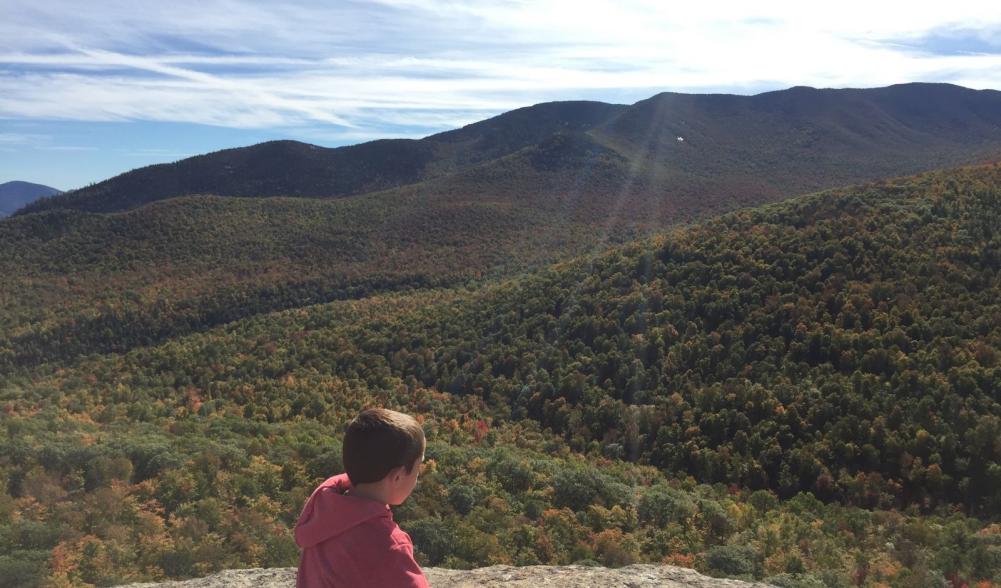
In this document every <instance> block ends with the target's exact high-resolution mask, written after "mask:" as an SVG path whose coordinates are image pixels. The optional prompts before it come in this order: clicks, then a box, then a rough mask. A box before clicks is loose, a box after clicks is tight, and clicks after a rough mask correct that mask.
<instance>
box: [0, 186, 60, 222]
mask: <svg viewBox="0 0 1001 588" xmlns="http://www.w3.org/2000/svg"><path fill="white" fill-rule="evenodd" d="M61 193H62V191H60V190H57V189H55V188H50V187H49V186H43V185H42V184H32V183H31V182H18V181H15V182H5V183H3V184H0V218H3V217H5V216H8V215H11V214H14V212H15V211H16V210H18V209H19V208H22V207H24V206H26V205H28V204H30V203H32V202H34V201H36V200H38V199H39V198H44V197H46V196H53V195H55V194H61Z"/></svg>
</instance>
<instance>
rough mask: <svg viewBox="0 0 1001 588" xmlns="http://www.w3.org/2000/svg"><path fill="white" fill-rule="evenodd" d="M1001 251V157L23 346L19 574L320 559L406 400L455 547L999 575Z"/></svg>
mask: <svg viewBox="0 0 1001 588" xmlns="http://www.w3.org/2000/svg"><path fill="white" fill-rule="evenodd" d="M219 200H226V199H219ZM163 204H164V205H168V204H169V203H163ZM35 216H36V215H29V216H25V217H24V219H23V220H28V219H30V218H33V217H35ZM38 216H40V215H38ZM102 218H103V217H102ZM999 269H1001V167H999V166H997V165H992V166H985V167H975V168H964V169H958V170H949V171H943V172H934V173H929V174H925V175H921V176H916V177H911V178H901V179H897V180H892V181H886V182H880V183H875V184H867V185H862V186H858V187H855V188H847V189H839V190H833V191H827V192H823V193H819V194H814V195H808V196H805V197H801V198H796V199H793V200H790V201H788V202H783V203H779V204H773V205H769V206H766V207H763V208H759V209H754V210H747V211H740V212H737V213H733V214H729V215H726V216H724V217H721V218H718V219H713V220H710V221H707V222H704V223H702V224H699V225H695V226H692V227H687V228H677V229H674V230H672V231H671V232H669V233H666V234H661V235H659V236H657V237H654V238H651V239H647V240H644V241H639V242H635V243H633V244H630V245H627V246H625V247H619V248H615V249H613V250H611V251H608V252H605V253H600V254H597V255H590V256H585V257H581V258H578V259H576V260H572V261H568V262H564V263H561V264H558V265H555V266H553V267H550V268H548V269H545V270H540V271H535V272H531V273H528V274H525V275H523V276H520V277H517V278H512V279H507V280H505V281H500V282H495V283H487V284H482V285H481V286H480V287H479V288H464V287H460V288H448V289H438V290H428V289H425V290H419V291H414V292H409V293H399V294H394V295H379V296H369V297H366V298H365V299H363V300H344V301H337V302H332V303H329V304H320V305H315V306H311V307H308V308H300V309H295V310H289V311H285V312H280V313H272V314H260V315H257V316H254V317H252V318H247V319H243V320H239V321H236V322H232V323H229V324H227V325H225V326H222V327H217V328H214V329H211V330H208V331H206V332H202V333H196V334H190V335H185V336H171V337H169V340H167V341H165V342H163V343H160V344H157V345H150V346H146V347H142V348H137V349H133V350H131V351H128V352H127V353H103V354H102V353H95V354H93V355H89V356H85V357H77V358H75V359H72V360H64V359H62V358H61V356H60V355H59V354H58V353H54V354H52V355H48V356H45V357H44V359H45V361H43V362H42V363H41V364H40V365H38V366H35V367H31V368H22V369H19V370H18V371H16V372H14V373H0V405H2V406H3V410H4V420H3V421H2V424H0V427H3V428H4V429H5V430H6V433H7V434H6V435H0V456H3V457H2V458H0V473H2V475H3V478H4V479H5V480H6V484H5V487H6V491H5V492H6V493H0V512H2V513H3V514H4V515H5V516H3V517H0V549H2V551H0V575H3V577H10V578H19V580H18V582H22V580H20V578H23V579H24V580H23V584H28V583H29V582H30V581H33V580H32V579H33V578H39V577H46V578H49V579H50V580H51V581H52V582H55V583H58V582H64V583H69V582H74V581H76V582H81V581H85V582H91V583H102V584H114V583H124V582H130V581H141V580H145V579H150V578H162V577H172V578H177V577H193V576H204V575H207V574H209V573H211V572H213V571H217V570H219V569H227V568H237V567H245V566H266V567H277V566H288V565H292V564H293V563H294V561H295V558H296V550H295V547H294V545H293V544H292V543H291V539H290V535H289V525H290V524H291V523H292V522H293V521H294V519H295V516H296V514H297V513H298V509H299V508H300V507H301V505H302V501H303V500H304V498H305V496H306V495H307V493H308V492H309V490H310V489H311V488H312V487H313V486H314V484H315V483H316V482H317V481H318V480H320V479H322V478H323V477H325V476H326V475H328V474H330V473H331V472H335V471H338V470H339V468H340V458H339V443H338V441H337V439H338V437H339V435H340V433H339V431H340V430H341V427H343V425H344V423H345V422H346V420H347V419H348V418H350V417H351V416H352V415H353V414H354V413H355V412H356V411H357V410H358V409H359V408H360V407H362V406H366V405H369V404H379V405H384V406H388V407H392V408H398V409H403V410H407V411H410V412H414V413H417V414H419V415H421V417H422V418H423V419H424V426H425V429H426V432H427V434H428V436H429V439H430V442H429V446H428V451H427V456H428V459H429V462H430V465H429V469H428V472H427V474H426V475H424V476H422V478H421V482H420V485H419V486H418V490H417V492H416V493H415V494H414V496H413V497H412V499H411V500H410V501H408V502H407V503H406V504H405V505H403V506H402V507H400V508H398V509H396V511H395V513H394V516H395V517H396V519H397V520H398V521H400V524H401V526H402V527H403V528H404V529H405V530H406V531H407V532H408V533H410V534H411V536H412V537H413V538H414V541H415V545H416V548H417V553H418V558H419V561H420V562H421V564H422V565H425V566H443V567H449V568H469V567H479V566H489V565H495V564H515V565H536V564H545V565H564V564H569V563H574V562H584V563H588V562H592V561H594V562H598V563H601V564H603V565H606V566H612V567H615V566H621V565H626V564H630V563H636V562H661V563H669V564H674V565H682V566H685V567H695V568H696V569H699V570H701V571H705V572H711V573H713V574H721V575H728V576H731V577H743V578H751V579H774V578H782V580H781V581H782V582H786V583H785V584H782V585H788V586H817V585H824V586H847V585H865V586H876V585H891V586H934V585H941V584H943V583H944V582H946V580H947V579H948V580H949V581H951V582H952V583H953V585H957V586H959V585H963V584H964V583H965V584H968V585H976V582H982V584H981V585H984V586H990V585H992V584H991V582H994V583H997V582H998V581H1001V526H999V525H998V524H997V520H998V517H999V516H1001V514H999V513H1001V503H999V502H998V495H997V493H996V492H994V490H993V489H995V488H997V487H998V485H999V484H1001V478H999V477H998V476H999V475H1001V445H999V444H998V442H997V440H998V439H1001V401H999V399H998V397H997V393H996V392H997V390H999V389H1001V354H999V349H1001V307H999V302H998V301H999V300H1001V295H999V294H1001V283H999V277H998V276H999ZM106 327H107V328H108V329H109V330H111V331H113V330H114V329H115V328H117V327H116V325H115V323H108V324H107V325H106ZM790 576H792V577H790ZM15 585H21V584H15Z"/></svg>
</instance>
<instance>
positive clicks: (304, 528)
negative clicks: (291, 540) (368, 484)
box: [295, 474, 393, 549]
mask: <svg viewBox="0 0 1001 588" xmlns="http://www.w3.org/2000/svg"><path fill="white" fill-rule="evenodd" d="M350 489H351V481H350V480H348V475H347V474H340V475H337V476H334V477H332V478H328V479H327V481H325V482H324V483H323V484H320V486H319V487H318V488H317V489H316V490H314V491H313V494H312V496H310V497H309V500H307V501H306V506H305V507H303V509H302V514H300V515H299V522H297V523H296V524H295V542H296V544H297V545H299V547H300V548H303V549H305V548H307V547H312V546H314V545H316V544H318V543H322V542H324V541H326V540H327V539H330V538H331V537H336V536H337V535H340V534H341V533H344V532H345V531H348V530H350V529H352V528H353V527H356V526H358V525H360V524H362V523H364V522H367V521H371V520H372V519H380V518H388V519H389V520H390V521H392V519H393V513H392V511H391V510H390V509H389V505H386V504H379V503H378V502H376V501H374V500H369V499H368V498H359V497H357V496H351V495H347V496H345V494H344V493H345V492H347V491H348V490H350Z"/></svg>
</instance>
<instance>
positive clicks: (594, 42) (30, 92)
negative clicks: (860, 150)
mask: <svg viewBox="0 0 1001 588" xmlns="http://www.w3.org/2000/svg"><path fill="white" fill-rule="evenodd" d="M2 1H3V2H4V10H3V12H4V16H5V18H4V20H3V21H2V22H0V39H3V41H0V67H2V68H4V69H3V72H2V73H0V117H3V118H8V119H60V120H84V121H120V120H143V121H171V122H190V123H200V124H208V125H218V126H225V127H239V128H273V127H298V128H305V127H308V126H309V125H314V124H315V125H322V126H324V127H325V130H324V131H323V133H326V134H327V135H337V136H339V137H346V138H357V139H358V140H363V139H366V138H375V137H381V136H387V135H392V134H393V132H394V130H398V128H399V127H401V126H405V127H406V128H407V129H409V130H407V131H404V132H405V133H414V134H419V133H420V132H422V129H425V130H427V132H433V131H435V130H441V129H443V128H449V127H453V126H458V125H461V124H464V123H468V122H471V121H473V120H476V119H478V118H482V117H484V116H486V115H488V114H491V113H496V112H499V111H503V110H508V109H510V108H514V107H517V106H523V105H526V104H530V103H534V102H539V101H543V100H552V99H571V98H575V97H578V96H591V97H601V96H603V95H605V94H607V95H613V94H615V95H622V94H623V92H625V93H626V94H627V95H632V96H635V97H636V98H640V97H644V96H646V95H649V94H652V93H654V92H656V91H660V90H680V91H700V90H706V89H730V90H731V91H739V92H753V91H757V90H763V89H774V88H776V87H779V86H789V85H796V84H810V85H815V86H835V87H838V86H856V87H862V86H876V85H885V84H890V83H896V82H904V81H914V80H922V81H931V80H934V81H949V82H955V83H960V84H963V85H968V86H972V87H981V88H982V87H995V88H996V87H999V86H1001V51H996V52H990V51H964V50H955V51H952V50H943V49H941V47H940V48H939V50H932V49H934V47H936V46H942V47H953V48H957V47H959V48H961V47H964V46H965V47H980V48H983V47H989V46H994V45H991V44H992V43H994V42H995V41H997V40H998V39H1001V35H999V31H1001V7H993V6H990V5H985V4H984V3H982V2H967V1H962V0H960V1H952V2H949V3H947V5H941V6H920V5H915V4H913V3H902V2H864V3H863V2H857V1H855V0H850V1H848V2H842V3H838V5H837V6H834V5H830V6H823V5H816V4H813V3H802V2H781V3H757V2H756V3H719V2H699V3H685V4H678V3H663V2H658V1H654V0H648V1H634V2H580V1H574V2H570V1H567V0H540V1H539V2H527V3H526V2H518V1H507V2H505V1H496V0H492V1H486V0H476V1H470V2H432V1H429V0H382V1H379V2H358V1H351V0H349V1H344V2H336V3H329V2H309V1H305V0H299V1H295V2H282V3H260V2H250V1H237V0H199V1H197V2H196V1H193V0H177V1H175V2H171V3H134V2H129V1H125V0H114V1H110V2H101V3H98V4H95V5H91V6H89V7H88V10H80V9H79V5H78V4H77V3H75V2H69V1H67V0H52V1H47V2H24V1H21V0H13V1H11V0H2ZM985 6H986V7H985ZM943 31H949V32H951V33H950V34H952V33H955V32H956V31H959V32H960V33H957V34H958V35H959V36H956V34H953V36H952V37H948V39H950V40H949V41H948V43H946V44H945V45H943V44H942V43H943V42H941V41H940V39H942V38H946V37H943ZM974 39H976V40H977V42H976V43H974V41H973V40H974ZM936 43H938V45H936ZM949 43H951V45H950V44H949ZM996 46H999V47H1001V43H998V45H996ZM916 47H917V48H924V50H916V49H915V48H916ZM331 128H333V129H334V130H331ZM337 129H339V130H337ZM393 136H399V134H396V135H393Z"/></svg>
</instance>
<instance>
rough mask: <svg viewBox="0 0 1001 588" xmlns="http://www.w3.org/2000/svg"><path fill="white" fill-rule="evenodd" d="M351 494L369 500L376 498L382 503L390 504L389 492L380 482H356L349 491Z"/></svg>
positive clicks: (375, 499)
mask: <svg viewBox="0 0 1001 588" xmlns="http://www.w3.org/2000/svg"><path fill="white" fill-rule="evenodd" d="M348 495H349V496H354V497H356V498H365V499H367V500H374V501H376V502H379V503H381V504H389V499H388V496H387V495H388V492H387V491H386V489H385V488H384V487H383V484H380V483H378V482H375V483H370V484H356V485H354V486H352V487H351V490H350V491H348Z"/></svg>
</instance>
